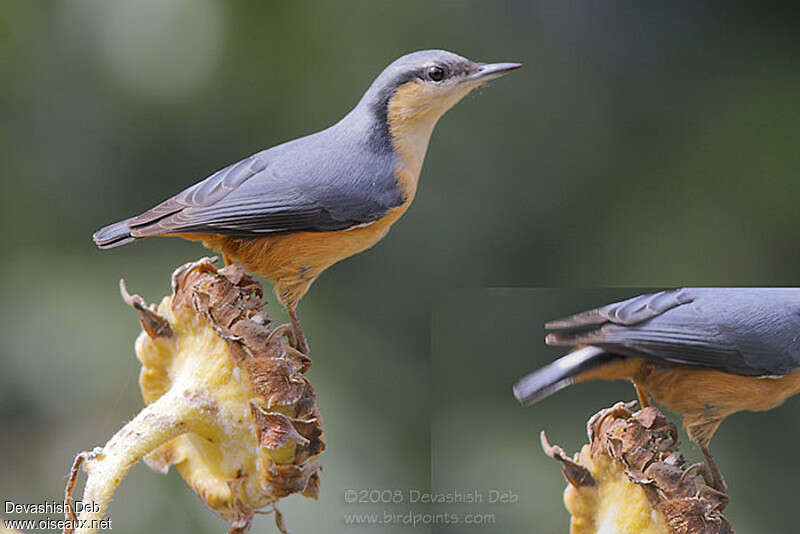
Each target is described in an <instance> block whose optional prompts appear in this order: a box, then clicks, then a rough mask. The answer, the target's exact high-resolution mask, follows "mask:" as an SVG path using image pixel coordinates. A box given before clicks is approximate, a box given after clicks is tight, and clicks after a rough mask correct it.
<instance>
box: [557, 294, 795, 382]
mask: <svg viewBox="0 0 800 534" xmlns="http://www.w3.org/2000/svg"><path fill="white" fill-rule="evenodd" d="M549 327H551V328H554V329H558V330H561V331H560V332H556V333H553V334H551V335H550V336H548V342H550V343H551V344H556V345H579V344H589V345H595V346H599V347H603V348H606V349H608V350H610V351H613V352H617V353H619V354H623V355H629V356H643V357H647V358H650V359H653V360H656V361H669V362H674V363H685V364H689V365H700V366H706V367H711V368H714V369H720V370H724V371H727V372H732V373H736V374H743V375H750V376H764V375H783V374H786V373H788V372H791V371H793V370H794V369H796V368H798V367H800V289H798V288H686V289H679V290H671V291H665V292H660V293H654V294H650V295H642V296H639V297H634V298H632V299H628V300H625V301H622V302H618V303H614V304H609V305H607V306H603V307H601V308H597V309H595V310H591V311H589V312H584V313H582V314H578V315H575V316H573V317H571V318H567V319H562V320H560V321H554V322H553V323H550V324H549Z"/></svg>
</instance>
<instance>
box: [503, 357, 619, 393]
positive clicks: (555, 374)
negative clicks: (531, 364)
mask: <svg viewBox="0 0 800 534" xmlns="http://www.w3.org/2000/svg"><path fill="white" fill-rule="evenodd" d="M616 359H619V356H617V355H615V354H611V353H608V352H606V351H605V350H604V349H601V348H600V347H593V346H591V345H590V346H588V347H583V348H580V349H578V350H576V351H573V352H570V353H569V354H567V355H566V356H562V357H561V358H559V359H557V360H556V361H554V362H553V363H551V364H549V365H546V366H545V367H542V368H541V369H538V370H536V371H534V372H532V373H531V374H529V375H527V376H525V377H524V378H522V379H521V380H520V381H519V382H517V383H516V384H514V396H515V397H517V400H518V401H519V402H520V403H522V404H523V405H525V406H528V405H530V404H534V403H536V402H539V401H540V400H542V399H544V398H546V397H549V396H550V395H552V394H553V393H555V392H557V391H561V390H562V389H564V388H565V387H567V386H570V385H572V384H574V383H575V382H576V381H577V379H578V377H579V376H580V375H581V374H582V373H585V372H586V371H588V370H590V369H595V368H597V367H600V366H602V365H604V364H606V363H608V362H609V361H611V360H616Z"/></svg>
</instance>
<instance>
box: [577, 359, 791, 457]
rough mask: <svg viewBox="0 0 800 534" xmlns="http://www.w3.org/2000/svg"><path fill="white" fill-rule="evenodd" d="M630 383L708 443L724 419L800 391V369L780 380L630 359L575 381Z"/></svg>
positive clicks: (697, 438) (760, 408)
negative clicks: (615, 380)
mask: <svg viewBox="0 0 800 534" xmlns="http://www.w3.org/2000/svg"><path fill="white" fill-rule="evenodd" d="M603 379H605V380H612V379H627V380H630V381H632V382H635V383H636V384H637V385H638V387H639V388H641V389H644V390H645V391H647V392H649V393H650V394H651V395H652V396H653V398H654V399H655V400H656V401H657V402H660V403H662V404H664V405H665V406H666V407H667V408H669V409H670V410H672V411H674V412H678V413H680V414H682V415H683V417H684V419H683V422H684V426H685V427H686V430H687V431H688V433H689V437H690V438H692V440H694V441H695V442H697V443H699V444H701V445H707V444H708V442H709V441H710V440H711V437H712V436H713V435H714V432H715V431H716V430H717V427H719V424H720V423H721V422H722V420H723V419H725V418H726V417H728V416H729V415H731V414H734V413H736V412H742V411H764V410H770V409H772V408H775V407H776V406H778V405H780V404H781V403H782V402H783V401H785V400H786V399H787V398H789V397H791V396H793V395H796V394H798V393H800V369H798V370H796V371H794V372H792V373H790V374H788V375H786V376H783V377H780V378H754V377H748V376H741V375H734V374H730V373H724V372H722V371H716V370H713V369H706V368H703V367H696V366H691V365H677V364H656V363H653V362H651V361H649V360H646V359H644V358H625V359H622V360H616V361H614V362H611V363H609V364H607V365H604V366H601V367H598V368H595V369H591V370H588V371H587V372H585V373H583V374H581V375H580V376H579V377H577V379H576V382H585V381H587V380H603Z"/></svg>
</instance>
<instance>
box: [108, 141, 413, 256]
mask: <svg viewBox="0 0 800 534" xmlns="http://www.w3.org/2000/svg"><path fill="white" fill-rule="evenodd" d="M302 148H303V146H302V145H300V146H299V148H297V149H293V147H292V146H291V145H290V146H289V147H288V149H284V150H283V152H281V151H280V150H279V151H277V152H273V151H265V152H262V153H259V154H256V155H254V156H251V157H249V158H246V159H244V160H242V161H239V162H237V163H234V164H233V165H230V166H228V167H226V168H224V169H222V170H220V171H218V172H216V173H214V174H213V175H211V176H209V177H208V178H206V179H205V180H203V181H202V182H200V183H198V184H195V185H193V186H191V187H189V188H188V189H186V190H184V191H182V192H181V193H179V194H177V195H175V196H174V197H172V198H169V199H168V200H166V201H164V202H162V203H161V204H159V205H157V206H155V207H154V208H152V209H150V210H148V211H146V212H144V213H142V214H141V215H138V216H136V217H133V218H130V219H127V220H126V221H122V222H121V223H116V224H114V225H110V226H108V227H106V228H103V229H102V230H100V231H99V232H97V233H96V234H95V241H96V242H97V243H98V245H99V246H101V247H112V246H117V245H119V244H124V243H126V242H129V241H130V240H132V239H134V238H139V237H147V236H153V235H165V234H182V233H214V234H225V235H230V236H240V237H254V236H259V235H264V234H269V233H277V232H291V231H303V230H305V231H333V230H344V229H347V228H350V227H353V226H357V225H362V224H368V223H371V222H373V221H376V220H378V219H379V218H380V217H381V216H382V215H384V214H385V213H386V211H387V210H389V209H391V208H392V207H394V206H396V205H399V204H400V203H401V202H402V198H400V197H401V195H400V193H399V190H398V189H397V186H396V182H395V180H394V176H393V174H392V170H393V168H392V165H391V161H390V160H388V159H386V161H372V162H371V163H372V165H354V164H353V162H352V161H346V160H345V161H336V160H331V158H328V159H326V158H324V154H323V155H320V154H315V153H313V151H307V152H306V153H305V154H302V153H300V152H302V150H301V149H302ZM320 160H322V161H324V163H323V164H320Z"/></svg>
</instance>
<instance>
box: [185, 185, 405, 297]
mask: <svg viewBox="0 0 800 534" xmlns="http://www.w3.org/2000/svg"><path fill="white" fill-rule="evenodd" d="M409 204H410V199H409V200H407V201H406V202H405V203H403V204H402V205H400V206H398V207H397V208H394V209H391V210H389V212H388V213H387V215H386V216H384V217H383V218H382V219H380V220H378V221H376V222H374V223H372V224H368V225H365V226H361V227H355V228H351V229H349V230H341V231H336V232H293V233H287V234H273V235H265V236H264V237H257V238H240V237H228V236H223V235H214V234H182V235H180V236H179V237H183V238H186V239H191V240H195V241H202V242H203V243H204V244H205V245H206V246H207V247H209V248H211V249H213V250H216V251H219V252H221V253H222V254H224V255H225V256H226V257H227V258H228V259H230V260H233V261H236V262H239V263H241V264H242V265H243V266H244V267H245V268H246V269H247V270H249V271H251V272H254V273H257V274H260V275H261V276H263V277H265V278H266V279H268V280H270V281H271V282H273V283H274V285H275V294H276V296H277V297H278V299H279V300H280V301H281V303H282V304H283V305H284V306H286V307H288V308H295V307H296V306H297V303H298V302H299V301H300V299H301V298H302V297H303V295H304V294H305V293H306V291H308V288H309V287H310V286H311V284H312V283H313V282H314V280H315V279H316V278H317V277H318V276H319V275H320V274H321V273H322V271H324V270H325V269H327V268H328V267H330V266H331V265H333V264H334V263H336V262H338V261H341V260H343V259H345V258H347V257H349V256H352V255H353V254H358V253H359V252H362V251H364V250H366V249H368V248H370V247H371V246H373V245H374V244H375V243H377V242H378V241H380V240H381V239H382V238H383V237H384V236H385V235H386V233H387V232H388V231H389V228H390V227H391V225H392V224H393V223H394V222H395V221H396V220H397V219H398V218H399V217H400V216H401V215H402V214H403V213H404V212H405V211H406V209H408V205H409Z"/></svg>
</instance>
